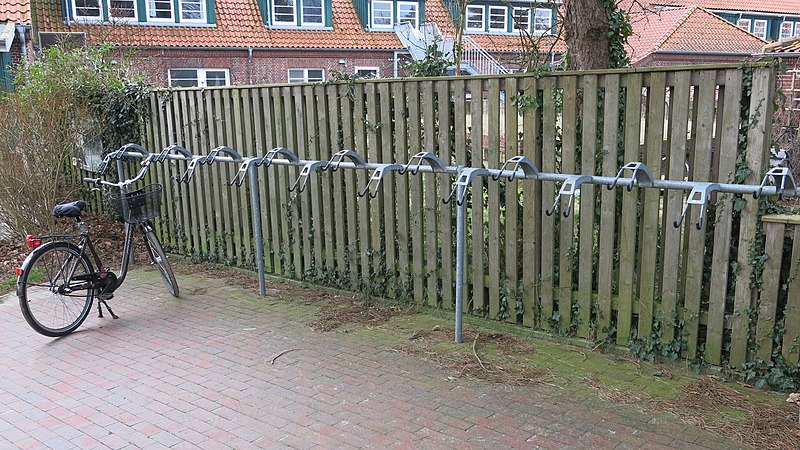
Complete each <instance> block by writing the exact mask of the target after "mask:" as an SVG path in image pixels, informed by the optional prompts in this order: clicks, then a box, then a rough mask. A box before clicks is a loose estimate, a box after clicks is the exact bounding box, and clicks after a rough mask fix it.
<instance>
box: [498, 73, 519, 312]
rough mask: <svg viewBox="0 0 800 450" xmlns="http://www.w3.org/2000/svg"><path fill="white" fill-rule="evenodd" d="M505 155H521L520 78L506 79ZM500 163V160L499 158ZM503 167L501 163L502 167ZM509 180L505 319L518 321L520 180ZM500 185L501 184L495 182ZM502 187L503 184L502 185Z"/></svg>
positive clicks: (503, 157) (505, 157)
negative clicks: (516, 102) (517, 97)
mask: <svg viewBox="0 0 800 450" xmlns="http://www.w3.org/2000/svg"><path fill="white" fill-rule="evenodd" d="M505 82H506V85H505V109H506V116H505V127H506V129H505V144H506V145H505V155H503V156H502V159H503V160H504V161H506V160H508V159H509V158H511V157H514V156H517V155H518V154H519V144H518V139H519V137H518V133H519V131H518V130H519V119H518V117H519V109H518V108H517V105H516V104H515V103H514V102H513V101H512V100H513V98H514V97H516V96H517V95H519V88H518V83H517V79H516V78H508V79H506V80H505ZM498 163H499V161H498ZM498 167H499V166H498ZM500 182H501V183H505V188H506V192H505V224H504V225H505V229H504V230H503V231H504V233H503V234H504V236H505V239H504V241H505V242H504V244H505V252H504V253H505V270H504V272H505V280H504V281H505V288H506V289H505V292H506V304H507V307H508V312H507V314H506V317H505V320H506V321H507V322H512V323H516V321H517V298H518V296H519V294H520V293H519V292H518V290H519V272H518V271H519V264H518V259H517V255H518V251H517V232H518V231H519V225H518V218H519V203H518V201H519V182H518V181H516V180H515V181H507V180H500ZM492 184H497V183H492ZM498 187H499V186H498Z"/></svg>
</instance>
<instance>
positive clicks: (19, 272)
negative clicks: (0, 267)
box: [14, 267, 22, 276]
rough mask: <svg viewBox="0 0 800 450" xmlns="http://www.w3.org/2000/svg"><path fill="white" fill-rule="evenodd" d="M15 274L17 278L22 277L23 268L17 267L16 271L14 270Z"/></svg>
mask: <svg viewBox="0 0 800 450" xmlns="http://www.w3.org/2000/svg"><path fill="white" fill-rule="evenodd" d="M14 272H15V273H16V274H17V276H21V275H22V267H17V268H16V269H14Z"/></svg>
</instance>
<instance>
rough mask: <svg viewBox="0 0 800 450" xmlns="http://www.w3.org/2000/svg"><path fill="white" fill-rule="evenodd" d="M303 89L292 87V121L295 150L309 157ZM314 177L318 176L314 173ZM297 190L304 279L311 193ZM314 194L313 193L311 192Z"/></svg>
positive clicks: (298, 264)
mask: <svg viewBox="0 0 800 450" xmlns="http://www.w3.org/2000/svg"><path fill="white" fill-rule="evenodd" d="M303 89H304V87H302V86H293V87H292V89H291V103H292V106H293V108H294V109H293V111H294V113H293V114H292V116H293V119H294V120H293V121H292V129H293V130H294V139H292V140H291V142H294V149H295V150H294V151H295V153H296V154H298V155H300V157H305V158H309V157H310V152H311V149H310V148H309V143H308V130H307V129H306V126H305V125H306V111H305V103H304V102H303ZM300 170H301V169H300V168H299V167H292V168H291V173H292V175H291V177H290V178H289V181H290V182H291V183H294V181H295V180H296V179H297V176H298V175H299V173H300ZM311 177H312V178H316V177H315V176H314V175H313V174H312V175H311ZM304 194H306V193H301V192H299V191H295V192H294V193H293V195H292V197H293V198H294V203H295V205H296V208H295V211H296V212H295V214H296V217H295V219H294V220H295V222H296V223H295V225H294V226H295V243H294V245H295V259H296V261H295V270H294V273H295V277H297V278H298V279H302V278H304V277H305V274H306V270H307V269H308V267H309V265H310V264H311V236H312V235H311V220H312V219H311V211H310V209H311V208H310V205H309V204H308V203H309V202H308V197H309V195H304ZM311 195H313V194H311Z"/></svg>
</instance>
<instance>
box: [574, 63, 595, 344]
mask: <svg viewBox="0 0 800 450" xmlns="http://www.w3.org/2000/svg"><path fill="white" fill-rule="evenodd" d="M597 115H598V111H597V76H596V75H586V76H584V77H583V134H582V142H581V174H583V175H594V174H595V173H594V171H595V153H596V148H595V147H596V142H597ZM594 191H595V188H594V185H591V184H588V185H585V186H583V187H581V199H580V205H579V206H580V231H579V232H580V241H579V245H580V247H579V253H578V255H579V263H578V336H580V337H584V338H585V337H589V326H590V325H591V320H592V293H593V288H594V286H593V278H594V260H595V256H594V255H595V254H596V251H595V248H594V234H595V227H594V225H595V224H594V206H595V192H594Z"/></svg>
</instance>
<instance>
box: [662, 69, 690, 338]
mask: <svg viewBox="0 0 800 450" xmlns="http://www.w3.org/2000/svg"><path fill="white" fill-rule="evenodd" d="M670 106H671V107H672V117H671V118H670V125H671V127H670V128H671V133H672V135H671V138H672V139H671V142H670V149H669V151H670V155H669V172H668V174H667V178H668V179H670V180H682V179H683V177H684V171H685V170H686V169H685V168H684V161H685V158H686V133H687V128H688V122H689V72H677V73H676V74H675V87H674V88H673V89H672V93H671V95H670ZM682 209H683V192H682V191H676V190H671V191H669V192H668V193H667V212H666V216H665V220H666V221H667V224H666V226H665V228H664V240H663V245H662V247H663V248H664V259H663V264H662V266H663V281H662V283H661V286H662V293H661V328H662V330H661V331H662V333H661V342H662V343H664V344H668V343H670V342H672V340H673V339H675V325H676V319H677V313H678V312H677V305H678V271H679V264H680V249H681V235H682V233H681V229H679V228H675V227H673V226H672V221H674V220H676V219H677V218H678V216H680V214H681V211H682Z"/></svg>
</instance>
